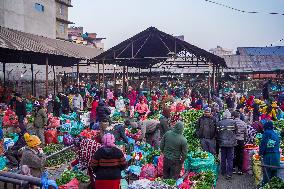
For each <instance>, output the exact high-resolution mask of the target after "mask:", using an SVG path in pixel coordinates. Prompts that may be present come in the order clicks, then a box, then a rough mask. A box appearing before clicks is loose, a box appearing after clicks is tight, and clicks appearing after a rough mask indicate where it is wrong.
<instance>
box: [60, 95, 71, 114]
mask: <svg viewBox="0 0 284 189" xmlns="http://www.w3.org/2000/svg"><path fill="white" fill-rule="evenodd" d="M61 103H62V113H63V114H65V115H67V114H69V111H70V103H69V98H68V96H66V95H65V94H63V93H61Z"/></svg>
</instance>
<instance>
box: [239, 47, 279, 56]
mask: <svg viewBox="0 0 284 189" xmlns="http://www.w3.org/2000/svg"><path fill="white" fill-rule="evenodd" d="M237 50H238V52H239V53H240V55H252V56H258V55H261V56H268V55H272V56H274V55H276V56H284V46H274V47H238V48H237Z"/></svg>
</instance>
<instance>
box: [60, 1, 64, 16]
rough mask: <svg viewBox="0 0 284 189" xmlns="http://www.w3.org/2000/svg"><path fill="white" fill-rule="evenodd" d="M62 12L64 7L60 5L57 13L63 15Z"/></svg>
mask: <svg viewBox="0 0 284 189" xmlns="http://www.w3.org/2000/svg"><path fill="white" fill-rule="evenodd" d="M63 10H64V7H63V5H62V4H61V5H60V7H59V13H60V14H61V15H63Z"/></svg>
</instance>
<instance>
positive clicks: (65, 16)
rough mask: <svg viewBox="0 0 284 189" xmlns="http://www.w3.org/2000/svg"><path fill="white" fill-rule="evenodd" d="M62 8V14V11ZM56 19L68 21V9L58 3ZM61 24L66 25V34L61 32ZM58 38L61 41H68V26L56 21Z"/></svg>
mask: <svg viewBox="0 0 284 189" xmlns="http://www.w3.org/2000/svg"><path fill="white" fill-rule="evenodd" d="M61 7H62V13H61V12H60V9H61ZM56 18H60V19H63V20H68V7H67V6H66V5H63V4H61V3H57V2H56ZM60 24H64V32H63V33H62V32H61V29H60ZM56 37H57V38H60V39H68V24H66V23H62V22H59V21H56Z"/></svg>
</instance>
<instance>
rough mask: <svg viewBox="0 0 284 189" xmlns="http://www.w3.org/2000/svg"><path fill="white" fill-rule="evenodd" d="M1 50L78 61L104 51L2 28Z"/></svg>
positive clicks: (0, 34)
mask: <svg viewBox="0 0 284 189" xmlns="http://www.w3.org/2000/svg"><path fill="white" fill-rule="evenodd" d="M0 49H6V50H7V49H11V50H16V51H25V52H34V53H43V54H49V55H59V56H66V57H72V58H77V59H90V58H92V57H94V56H96V55H99V54H100V53H102V52H103V51H102V50H100V49H97V48H91V47H87V46H83V45H78V44H75V43H71V42H69V41H63V40H58V39H50V38H46V37H42V36H38V35H33V34H29V33H24V32H21V31H17V30H13V29H9V28H5V27H1V26H0Z"/></svg>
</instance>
